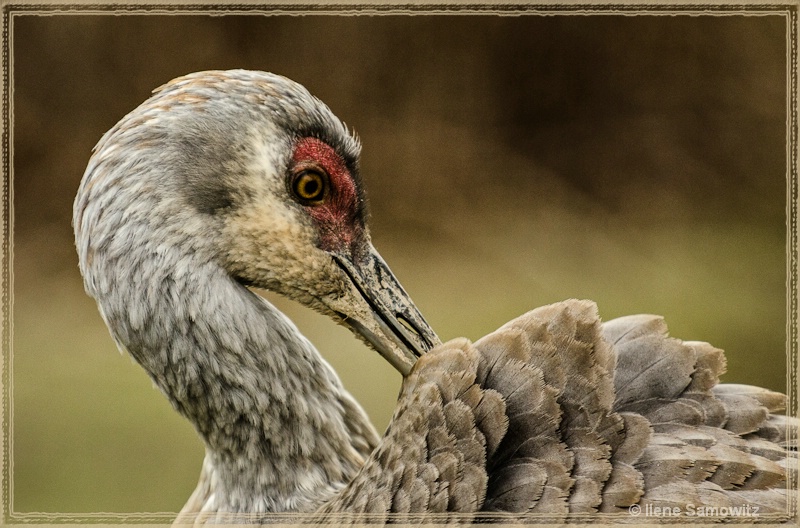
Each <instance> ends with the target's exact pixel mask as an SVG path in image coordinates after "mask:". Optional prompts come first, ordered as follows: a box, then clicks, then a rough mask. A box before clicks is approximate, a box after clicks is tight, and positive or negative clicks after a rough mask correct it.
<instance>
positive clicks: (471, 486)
mask: <svg viewBox="0 0 800 528" xmlns="http://www.w3.org/2000/svg"><path fill="white" fill-rule="evenodd" d="M309 138H311V140H309ZM359 150H360V146H359V143H358V141H357V140H356V139H354V137H353V136H352V134H351V133H350V132H349V131H348V130H347V128H346V127H345V126H344V125H343V124H342V123H341V121H339V120H338V119H337V118H336V117H335V116H334V115H333V114H332V113H331V112H330V110H329V109H328V108H327V107H326V106H325V105H324V104H323V103H321V102H320V101H319V100H317V99H315V98H313V97H312V96H311V95H310V94H309V93H308V92H307V91H306V90H305V89H304V88H303V87H302V86H300V85H298V84H296V83H293V82H292V81H289V80H288V79H285V78H283V77H279V76H276V75H272V74H267V73H260V72H248V71H243V70H234V71H228V72H201V73H197V74H192V75H189V76H186V77H182V78H179V79H176V80H174V81H172V82H170V83H169V84H167V85H165V86H164V87H162V88H160V89H159V90H157V91H156V93H155V95H153V97H151V98H150V99H148V100H147V101H146V102H145V103H143V104H142V105H141V106H140V107H139V108H137V109H136V110H134V111H133V112H131V113H130V114H128V115H127V116H125V117H124V118H123V119H122V120H121V121H120V122H119V123H118V124H117V125H116V126H115V127H114V128H112V129H111V130H110V131H109V132H108V133H107V134H106V135H105V136H103V138H102V139H101V140H100V142H99V143H98V145H97V147H96V149H95V153H94V155H93V156H92V158H91V160H90V162H89V166H88V167H87V169H86V174H85V175H84V179H83V181H82V183H81V187H80V189H79V191H78V195H77V198H76V200H75V208H74V218H73V223H74V227H75V236H76V246H77V249H78V254H79V258H80V267H81V272H82V273H83V276H84V281H85V286H86V290H87V292H88V293H89V294H90V295H91V296H92V297H94V298H95V299H96V300H97V302H98V306H99V309H100V312H101V314H102V316H103V318H104V320H105V322H106V324H107V325H108V326H109V328H110V330H111V333H112V335H113V336H114V338H115V340H116V341H117V343H118V344H119V346H120V347H121V348H122V349H124V350H126V351H128V352H129V353H130V354H131V355H132V356H133V357H134V358H135V359H136V361H137V362H139V363H140V364H141V365H142V367H144V369H145V370H146V371H147V373H148V374H149V375H150V376H151V378H152V379H153V381H154V382H155V384H156V385H157V386H158V387H159V389H160V390H161V391H162V392H163V393H164V394H165V395H166V397H167V398H168V399H169V400H170V402H171V403H172V404H173V406H174V407H175V408H176V410H177V411H178V412H180V413H181V414H182V415H183V416H185V417H186V418H187V419H189V420H190V421H191V422H192V423H193V424H194V426H195V427H196V429H197V431H198V433H199V434H200V436H201V437H202V439H203V441H204V443H205V445H206V457H205V460H204V463H203V468H202V473H201V477H200V482H199V483H198V487H197V489H196V491H195V493H194V494H193V495H192V497H191V498H190V499H189V501H188V503H187V504H186V506H185V508H184V510H183V512H182V513H181V516H180V517H179V519H178V521H179V522H188V523H197V524H204V523H214V522H233V521H255V522H269V521H280V520H287V519H297V517H294V516H296V515H298V514H302V515H304V516H305V517H304V518H306V519H307V520H315V521H328V522H342V521H346V522H356V521H374V522H386V521H389V520H395V521H408V522H415V523H417V522H440V521H471V520H479V519H484V520H503V521H511V520H522V519H523V518H528V519H536V520H543V521H551V522H563V521H582V520H589V519H592V520H594V519H597V516H598V515H601V514H602V515H605V516H606V517H604V518H605V519H607V520H614V519H620V520H635V518H631V517H630V515H629V514H628V508H629V507H630V506H632V505H639V506H647V505H648V504H649V505H670V506H672V505H674V506H676V507H680V508H684V511H685V509H686V508H688V507H689V506H690V505H691V506H693V507H701V506H713V507H720V506H737V505H742V504H750V505H757V506H758V508H759V512H758V515H759V518H760V519H764V518H765V517H764V516H765V515H766V514H768V513H772V514H783V515H789V514H791V513H793V512H794V493H793V492H792V491H790V490H789V488H790V487H791V486H790V484H791V485H792V486H793V485H794V483H796V472H797V464H796V462H797V458H796V453H795V451H794V440H795V438H796V420H795V419H794V418H789V417H784V416H780V415H776V414H774V413H777V412H780V411H781V410H782V409H783V408H784V406H785V397H784V396H783V395H780V394H777V393H774V392H770V391H767V390H764V389H759V388H754V387H749V386H744V385H719V384H718V381H719V376H720V375H721V374H722V373H723V372H724V370H725V359H724V356H723V354H722V352H721V351H720V350H718V349H715V348H713V347H711V346H710V345H708V344H706V343H697V342H682V341H679V340H676V339H672V338H669V337H667V331H666V326H665V324H664V322H663V320H662V319H661V318H659V317H656V316H646V315H642V316H633V317H627V318H622V319H617V320H614V321H610V322H607V323H604V324H601V322H600V320H599V317H598V314H597V309H596V307H595V306H594V304H593V303H591V302H588V301H574V300H573V301H566V302H563V303H558V304H555V305H551V306H546V307H543V308H539V309H537V310H534V311H532V312H529V313H528V314H525V315H523V316H522V317H520V318H518V319H516V320H514V321H512V322H510V323H508V324H507V325H505V326H503V327H502V328H500V329H499V330H498V331H496V332H493V333H492V334H489V335H488V336H486V337H484V338H483V339H481V340H479V341H477V342H476V343H474V344H473V343H470V342H469V341H467V340H465V339H458V340H454V341H451V342H449V343H445V344H438V339H437V338H436V336H435V334H434V333H433V331H432V330H431V329H430V328H429V327H428V325H427V323H425V321H424V319H423V318H422V316H421V315H420V314H419V313H418V311H417V310H416V308H414V306H413V303H412V302H411V301H410V299H408V296H407V295H406V293H405V292H404V291H403V290H402V288H401V287H400V285H399V283H397V281H396V279H395V278H394V276H393V275H392V274H391V272H390V271H389V269H388V267H387V266H386V264H385V263H384V262H383V260H382V259H381V258H380V256H379V255H378V254H377V252H375V250H374V248H373V247H372V245H371V243H370V239H369V231H368V226H367V222H366V211H365V206H364V194H363V186H362V185H361V181H360V178H359V175H358V156H359ZM309 167H311V169H310V170H311V171H312V173H313V174H316V173H322V174H323V176H324V178H323V179H321V180H314V181H315V182H317V183H314V184H312V186H311V187H309V189H310V190H311V191H314V190H319V189H318V187H317V185H325V186H326V187H325V191H326V193H327V194H326V193H320V195H319V196H320V198H319V199H318V200H317V199H316V198H315V199H314V200H308V199H306V198H305V197H304V196H305V195H303V196H301V195H300V194H298V191H297V189H296V188H295V187H294V186H295V183H296V182H297V181H298V178H300V177H303V175H305V174H306V173H307V171H308V170H309ZM314 171H316V173H314ZM319 182H322V183H319ZM248 286H257V287H262V288H268V289H271V290H274V291H276V292H278V293H281V294H284V295H286V296H289V297H291V298H293V299H296V300H298V301H300V302H302V303H304V304H306V305H307V306H309V307H311V308H314V309H316V310H319V311H321V312H322V313H325V314H327V315H329V316H331V317H333V318H334V319H336V320H337V321H339V322H341V323H342V324H344V325H346V326H348V327H349V328H351V329H352V330H353V331H354V332H355V333H356V334H357V335H358V336H359V337H360V338H362V339H364V340H365V341H366V342H367V343H369V344H370V345H371V346H373V347H374V348H375V349H376V350H378V351H379V352H380V353H381V354H382V355H384V356H385V357H386V358H387V360H389V361H390V362H392V364H393V365H395V366H396V367H397V368H398V369H399V370H400V371H401V372H403V373H404V374H407V375H406V377H405V379H404V382H403V387H402V392H401V394H400V397H399V400H398V405H397V409H396V411H395V414H394V417H393V418H392V421H391V423H390V425H389V428H388V429H387V431H386V433H385V435H384V437H383V439H379V437H378V435H377V434H376V432H375V430H374V428H373V427H372V425H371V424H370V423H369V420H368V419H367V417H366V415H365V413H364V412H363V410H362V409H361V407H360V406H359V405H358V404H357V403H356V402H355V401H354V400H353V398H352V397H351V396H350V395H349V394H348V393H347V392H346V391H345V390H344V389H343V387H342V386H341V383H340V382H339V379H338V378H337V376H336V374H335V373H334V372H333V370H332V369H331V368H330V367H329V366H328V364H327V363H326V362H325V361H324V360H323V359H322V358H321V356H320V355H319V354H318V352H317V351H316V350H315V349H314V347H313V346H312V345H311V344H310V343H309V342H308V341H307V340H306V339H305V338H304V337H303V336H302V335H301V334H300V333H299V331H298V330H297V329H296V328H295V327H294V325H293V324H292V323H291V321H289V320H288V319H287V318H286V317H285V316H284V315H283V314H281V313H280V312H279V311H278V310H276V309H275V308H274V307H273V306H272V305H271V304H269V303H268V302H266V301H265V300H264V299H262V298H261V297H258V296H257V295H255V294H254V293H253V292H251V291H250V290H249V289H248ZM437 344H438V346H436V345H437ZM420 355H421V357H420V358H419V360H416V358H417V357H418V356H420ZM415 361H416V362H415ZM789 448H791V449H789ZM289 514H291V516H290V517H288V518H287V517H286V515H289ZM648 520H653V519H648Z"/></svg>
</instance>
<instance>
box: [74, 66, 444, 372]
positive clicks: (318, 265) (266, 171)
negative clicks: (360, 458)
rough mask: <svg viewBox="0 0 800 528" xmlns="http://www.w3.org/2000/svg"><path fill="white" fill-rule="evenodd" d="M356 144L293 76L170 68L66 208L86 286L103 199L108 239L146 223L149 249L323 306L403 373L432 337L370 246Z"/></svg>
mask: <svg viewBox="0 0 800 528" xmlns="http://www.w3.org/2000/svg"><path fill="white" fill-rule="evenodd" d="M359 154H360V144H359V142H358V140H357V139H356V138H355V136H354V135H353V134H352V133H351V132H350V131H349V130H348V129H347V127H346V126H345V125H344V124H343V123H342V122H341V121H340V120H339V119H338V118H336V117H335V116H334V115H333V113H332V112H331V111H330V110H329V109H328V107H327V106H326V105H325V104H323V103H322V102H321V101H319V100H318V99H316V98H315V97H313V96H312V95H311V94H309V93H308V91H307V90H306V89H305V88H304V87H302V86H301V85H299V84H297V83H294V82H293V81H290V80H289V79H286V78H284V77H281V76H278V75H273V74H268V73H262V72H250V71H244V70H231V71H209V72H200V73H195V74H191V75H187V76H184V77H181V78H178V79H175V80H173V81H171V82H170V83H168V84H166V85H164V86H162V87H161V88H159V89H157V90H156V92H155V94H154V95H153V96H152V97H151V98H150V99H148V100H147V101H145V102H144V103H143V104H142V105H140V106H139V107H138V108H137V109H136V110H134V111H133V112H131V113H130V114H128V115H127V116H126V117H124V118H123V119H122V120H121V121H120V122H119V123H118V124H117V125H116V126H115V127H114V128H112V129H111V130H110V131H109V132H108V133H106V135H105V136H104V137H103V138H102V139H101V140H100V142H99V143H98V145H97V147H96V148H95V154H94V156H93V157H92V159H91V161H90V163H89V167H88V168H87V171H86V175H85V177H84V181H83V182H82V184H81V189H80V191H79V193H78V198H77V199H76V203H75V211H74V220H73V221H74V224H75V229H76V240H77V245H78V251H79V254H80V255H81V267H82V271H83V273H84V278H85V283H86V287H87V290H88V291H89V293H90V294H92V295H94V296H95V297H98V292H97V291H96V290H97V289H98V288H99V287H100V286H99V282H100V281H99V280H98V279H97V278H96V277H93V276H92V273H91V269H90V268H91V267H92V260H93V258H94V257H96V255H97V254H98V248H99V244H100V240H102V237H101V236H99V230H100V228H99V227H98V226H96V225H94V226H93V225H92V224H97V223H98V222H100V220H99V218H100V216H102V215H101V214H100V213H99V212H98V211H97V210H98V209H101V208H102V209H103V211H104V212H103V213H102V214H105V216H106V220H105V222H106V223H107V222H108V217H113V215H114V213H112V212H111V211H118V212H117V214H118V216H119V219H118V220H117V222H118V224H119V225H117V226H111V227H107V228H106V229H109V230H112V229H113V230H114V231H115V234H114V235H113V236H112V235H109V238H111V239H118V238H120V236H121V235H120V234H121V233H123V232H125V233H129V232H133V231H137V229H138V230H139V231H147V230H149V231H150V232H151V236H150V242H149V243H150V246H152V247H150V248H149V249H148V251H150V252H151V253H152V252H156V253H157V252H159V251H162V252H181V253H183V254H186V255H191V258H192V259H194V260H195V261H196V260H198V259H199V260H201V261H203V262H207V263H208V265H215V266H219V267H221V268H222V269H224V270H225V272H226V273H227V275H228V276H229V277H230V278H231V279H233V280H235V281H237V282H239V283H240V284H242V285H245V286H251V287H258V288H264V289H268V290H272V291H275V292H277V293H279V294H282V295H285V296H287V297H290V298H292V299H294V300H297V301H299V302H301V303H303V304H305V305H307V306H309V307H311V308H314V309H316V310H318V311H320V312H323V313H325V314H326V315H329V316H331V317H332V318H334V319H335V320H337V321H338V322H340V323H341V324H343V325H345V326H346V327H348V328H350V329H351V330H352V331H353V332H354V333H355V334H356V335H357V336H359V337H360V338H361V339H362V340H364V341H366V342H367V343H368V344H369V345H370V346H372V347H373V348H374V349H375V350H377V351H378V352H379V353H380V354H381V355H383V356H384V357H385V358H386V359H387V360H388V361H389V362H390V363H391V364H392V365H393V366H394V367H395V368H396V369H397V370H399V371H400V372H401V373H403V374H404V375H405V374H407V373H408V372H409V371H410V369H411V367H412V366H413V364H414V362H415V361H416V359H417V358H418V357H419V356H420V355H421V354H423V353H425V352H426V351H428V350H429V349H430V348H432V347H433V346H435V345H436V344H438V343H439V339H438V337H437V336H436V334H435V333H434V331H433V330H432V329H431V327H430V326H429V325H428V323H427V322H426V321H425V319H424V318H423V317H422V315H421V314H420V312H419V310H417V308H416V307H415V305H414V303H413V302H412V301H411V299H410V297H409V296H408V294H407V293H406V292H405V291H404V290H403V288H402V287H401V285H400V283H399V282H398V281H397V279H396V278H395V276H394V275H393V273H392V272H391V270H390V269H389V267H388V266H387V265H386V263H385V262H384V260H383V259H382V258H381V256H380V255H379V254H378V252H377V251H376V250H375V248H374V247H373V245H372V242H371V240H370V235H369V229H368V225H367V213H366V202H365V196H364V190H363V184H362V181H361V178H360V175H359V168H358V159H359ZM121 180H124V181H121ZM144 198H146V200H144V201H145V203H144V204H143V205H140V206H136V205H132V204H133V203H135V202H136V201H137V200H138V201H139V203H140V204H141V203H142V202H143V199H144ZM123 209H124V210H123ZM93 229H94V231H95V232H94V233H93V236H82V234H81V233H89V232H91V231H92V230H93ZM92 238H93V239H94V242H93V241H92ZM114 243H116V242H115V241H114V240H111V241H106V246H110V245H113V244H114ZM137 243H139V242H137ZM120 251H121V250H120ZM105 254H106V255H108V254H109V250H108V247H106V248H105ZM187 258H189V257H188V256H187ZM93 290H95V291H93Z"/></svg>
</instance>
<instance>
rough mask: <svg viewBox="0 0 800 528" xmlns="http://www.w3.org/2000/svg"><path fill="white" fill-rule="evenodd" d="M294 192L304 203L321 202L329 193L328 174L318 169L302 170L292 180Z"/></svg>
mask: <svg viewBox="0 0 800 528" xmlns="http://www.w3.org/2000/svg"><path fill="white" fill-rule="evenodd" d="M292 192H293V193H294V195H295V196H297V198H298V199H299V200H300V202H302V203H305V204H309V203H319V202H321V201H322V200H324V199H325V197H326V196H327V195H328V175H327V174H325V173H324V172H322V171H319V170H316V169H305V170H302V171H300V172H298V173H297V174H296V175H295V176H294V179H293V180H292Z"/></svg>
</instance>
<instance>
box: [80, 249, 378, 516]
mask: <svg viewBox="0 0 800 528" xmlns="http://www.w3.org/2000/svg"><path fill="white" fill-rule="evenodd" d="M184 264H185V263H184ZM138 269H153V267H152V266H150V267H148V266H140V267H138ZM163 269H164V268H162V270H163ZM180 269H192V273H191V274H181V273H179V272H178V270H180ZM169 270H170V271H168V272H166V273H165V272H161V273H159V272H158V271H156V272H154V273H152V274H151V275H150V276H141V275H139V276H134V277H132V279H129V280H126V281H117V282H116V283H115V289H116V290H117V291H115V292H114V295H109V296H97V295H96V297H97V298H98V303H99V305H100V307H101V311H102V313H103V315H104V318H105V319H106V321H107V323H108V324H109V327H110V328H111V330H112V333H113V334H114V336H115V338H116V339H117V340H118V342H119V343H120V344H121V345H122V346H123V347H124V348H125V349H126V350H128V351H129V352H130V354H131V355H132V356H133V357H134V358H135V359H136V360H137V362H139V363H140V364H141V365H142V366H143V367H144V368H145V370H146V371H147V372H148V374H149V375H150V377H151V378H152V379H153V381H154V382H155V384H156V385H157V386H158V387H159V388H160V389H161V391H162V392H163V393H164V394H165V395H166V396H167V398H168V399H169V400H170V402H171V403H172V405H173V406H174V407H175V409H176V410H177V411H178V412H180V413H181V414H182V415H183V416H184V417H186V418H187V419H189V420H190V421H191V422H192V424H193V425H194V426H195V428H196V429H197V431H198V432H199V434H200V436H201V437H202V439H203V440H204V442H205V445H206V451H207V455H206V461H205V465H204V475H205V476H206V477H207V478H210V479H211V480H213V481H214V487H213V490H211V491H212V492H213V493H210V494H209V497H207V498H206V499H205V500H201V501H199V503H198V507H199V508H201V509H204V510H210V511H232V512H243V511H247V512H270V511H288V510H292V511H304V510H312V509H314V508H315V507H316V506H317V505H318V504H319V503H321V502H322V501H324V500H325V499H327V498H328V497H330V496H331V495H332V494H333V493H335V492H336V491H337V490H338V489H340V488H341V487H342V486H343V485H344V484H345V483H347V482H348V481H349V480H350V479H351V478H352V477H353V476H354V475H355V472H356V471H358V469H359V468H360V467H361V466H362V465H363V463H364V460H365V457H366V456H367V455H368V454H369V452H370V451H371V450H372V448H373V447H374V446H375V444H376V443H377V435H376V433H375V431H374V428H373V427H372V425H371V424H370V422H369V420H368V418H367V416H366V414H365V413H364V411H363V410H362V409H361V407H360V406H359V405H358V404H357V403H356V402H355V400H354V399H353V398H352V397H351V396H350V395H349V394H348V393H347V392H346V391H345V390H344V388H343V387H342V385H341V382H340V381H339V379H338V377H337V376H336V374H335V373H334V371H333V370H332V368H331V367H330V366H329V365H328V364H327V363H326V362H325V361H324V359H323V358H322V357H321V356H320V354H319V353H318V352H317V350H316V349H315V348H314V347H313V345H312V344H311V343H310V342H309V341H308V340H307V339H306V338H305V337H303V336H302V335H301V334H300V332H299V331H298V330H297V328H296V327H295V326H294V324H293V323H292V322H291V321H290V320H289V319H288V318H287V317H286V316H285V315H284V314H282V313H281V312H280V311H278V310H277V309H276V308H275V307H274V306H272V305H271V304H270V303H268V302H267V301H266V300H264V299H263V298H261V297H259V296H257V295H256V294H254V293H253V292H251V291H250V290H248V289H247V288H246V287H244V286H242V285H241V284H239V283H237V282H236V281H234V280H233V279H232V278H231V277H230V276H229V275H227V274H226V273H225V272H224V270H223V269H221V268H219V267H216V266H214V265H211V264H208V263H207V262H206V263H204V264H198V265H197V266H186V267H184V266H180V265H176V266H173V267H171V268H169ZM106 276H109V275H106ZM111 276H113V274H112V275H111ZM114 299H124V300H125V302H124V303H123V304H119V303H118V302H117V303H115V302H114V301H113V300H114ZM165 336H169V339H165ZM202 485H203V484H202V482H201V486H200V487H202ZM200 487H199V488H198V492H199V491H200ZM198 492H196V494H197V493H198Z"/></svg>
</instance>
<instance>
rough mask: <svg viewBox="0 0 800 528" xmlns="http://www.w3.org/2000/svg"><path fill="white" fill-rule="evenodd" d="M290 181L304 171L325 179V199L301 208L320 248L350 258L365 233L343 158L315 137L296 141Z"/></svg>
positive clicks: (348, 171)
mask: <svg viewBox="0 0 800 528" xmlns="http://www.w3.org/2000/svg"><path fill="white" fill-rule="evenodd" d="M290 170H291V176H290V178H291V181H294V179H295V178H296V175H297V174H299V173H302V172H303V171H306V170H312V171H319V172H321V173H323V174H324V176H326V177H327V185H328V188H327V191H326V195H325V196H324V198H322V199H321V200H319V201H316V202H313V203H303V207H304V208H305V209H306V211H307V212H308V215H309V216H310V217H311V219H312V220H313V221H314V224H315V225H316V227H317V230H318V231H319V241H320V248H321V249H324V250H326V251H342V252H346V253H350V254H353V253H355V252H356V248H357V246H358V244H359V242H360V240H361V235H362V233H363V231H364V224H363V219H362V218H361V213H360V210H361V207H360V201H361V198H360V196H359V193H358V188H357V187H356V182H355V180H354V179H353V175H352V174H351V173H350V169H348V167H347V163H346V162H345V160H344V158H342V156H341V155H339V154H338V153H337V152H336V151H335V150H334V149H333V148H332V147H331V146H330V145H328V144H327V143H325V142H324V141H322V140H320V139H317V138H315V137H305V138H302V139H299V140H298V141H297V142H296V143H295V145H294V150H293V152H292V165H291V167H290Z"/></svg>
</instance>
